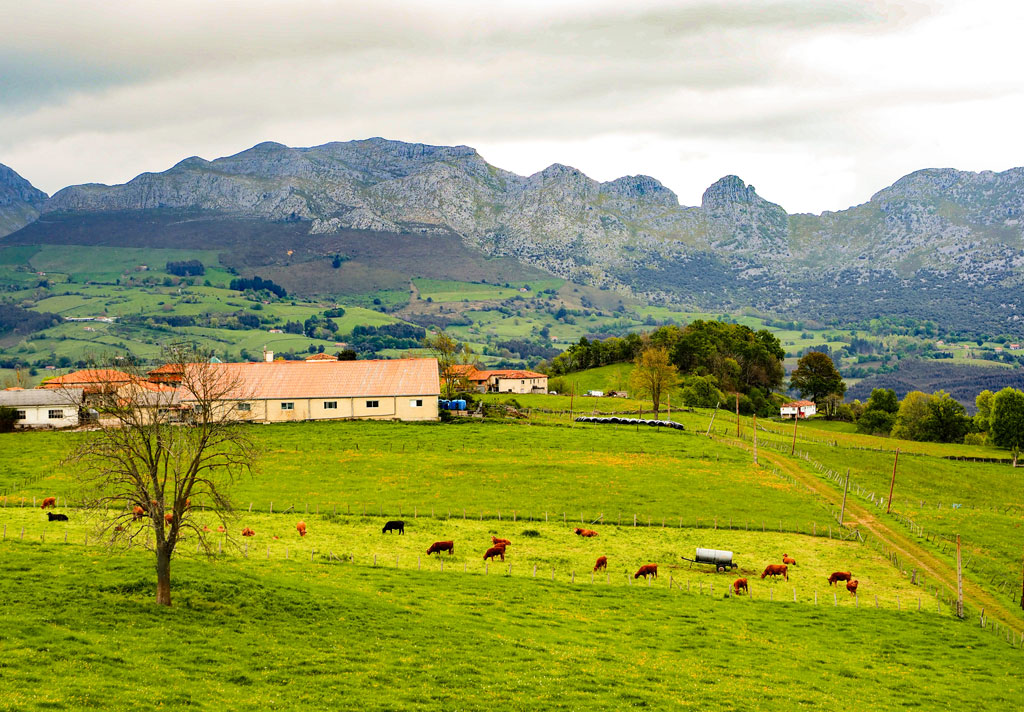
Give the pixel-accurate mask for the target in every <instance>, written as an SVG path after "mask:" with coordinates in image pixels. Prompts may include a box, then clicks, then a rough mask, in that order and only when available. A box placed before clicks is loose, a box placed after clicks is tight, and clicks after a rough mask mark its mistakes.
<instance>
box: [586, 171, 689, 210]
mask: <svg viewBox="0 0 1024 712" xmlns="http://www.w3.org/2000/svg"><path fill="white" fill-rule="evenodd" d="M602 187H603V188H604V190H605V191H606V192H608V193H611V194H613V195H617V196H620V197H623V198H628V199H631V200H642V201H645V202H651V203H660V204H663V205H671V206H678V205H679V198H678V197H677V196H676V194H675V193H673V192H672V191H671V190H669V189H668V188H666V187H665V186H664V185H662V183H661V181H659V180H658V179H657V178H652V177H651V176H644V175H638V176H623V177H622V178H616V179H615V180H613V181H609V182H608V183H605V184H604V185H603V186H602Z"/></svg>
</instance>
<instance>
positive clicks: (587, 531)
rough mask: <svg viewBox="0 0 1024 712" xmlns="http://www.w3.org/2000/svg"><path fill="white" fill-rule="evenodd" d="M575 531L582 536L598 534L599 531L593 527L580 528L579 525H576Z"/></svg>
mask: <svg viewBox="0 0 1024 712" xmlns="http://www.w3.org/2000/svg"><path fill="white" fill-rule="evenodd" d="M575 531H576V534H578V535H579V536H582V537H592V536H597V532H595V531H594V530H593V529H580V528H579V527H576V529H575Z"/></svg>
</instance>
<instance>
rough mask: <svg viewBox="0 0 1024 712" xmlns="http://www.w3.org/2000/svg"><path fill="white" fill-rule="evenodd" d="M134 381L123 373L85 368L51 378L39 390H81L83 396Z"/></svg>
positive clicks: (108, 369)
mask: <svg viewBox="0 0 1024 712" xmlns="http://www.w3.org/2000/svg"><path fill="white" fill-rule="evenodd" d="M133 380H135V377H134V376H132V375H131V374H128V373H125V372H124V371H117V370H114V369H110V368H87V369H84V370H82V371H72V372H71V373H66V374H64V375H63V376H57V377H56V378H51V379H50V380H49V381H46V382H44V383H42V384H40V386H39V387H40V388H45V389H51V390H66V389H68V388H81V389H82V390H83V391H85V394H86V395H87V396H88V395H91V394H94V393H102V392H105V391H110V390H111V389H117V388H119V387H121V386H125V385H127V384H129V383H131V382H132V381H133Z"/></svg>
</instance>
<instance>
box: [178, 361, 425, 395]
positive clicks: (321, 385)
mask: <svg viewBox="0 0 1024 712" xmlns="http://www.w3.org/2000/svg"><path fill="white" fill-rule="evenodd" d="M203 367H204V368H211V369H215V370H216V372H219V373H223V374H224V375H225V377H227V378H229V379H232V381H237V386H236V387H235V388H233V389H232V393H230V395H229V398H237V399H245V400H247V399H252V400H261V399H279V398H359V397H363V396H407V395H408V396H412V395H417V396H436V395H439V394H440V392H441V389H440V384H439V380H438V376H437V359H433V358H407V359H393V360H367V361H337V360H335V361H334V362H332V363H328V362H327V361H323V362H317V361H313V362H308V361H271V362H269V363H268V362H264V361H259V362H256V363H218V364H203ZM182 400H184V401H187V400H189V397H188V395H186V394H183V395H182Z"/></svg>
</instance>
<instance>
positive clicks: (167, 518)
mask: <svg viewBox="0 0 1024 712" xmlns="http://www.w3.org/2000/svg"><path fill="white" fill-rule="evenodd" d="M164 521H165V522H167V523H168V524H170V523H171V522H173V521H174V513H173V512H168V513H167V514H165V515H164Z"/></svg>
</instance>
